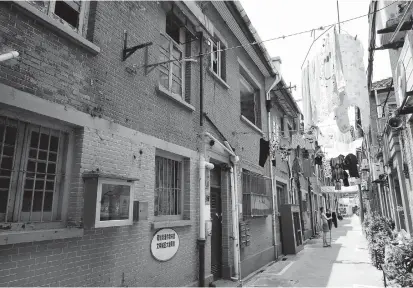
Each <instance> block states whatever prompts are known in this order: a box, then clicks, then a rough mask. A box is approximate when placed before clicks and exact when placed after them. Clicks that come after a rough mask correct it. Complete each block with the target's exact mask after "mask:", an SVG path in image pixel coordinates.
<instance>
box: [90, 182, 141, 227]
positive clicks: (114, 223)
mask: <svg viewBox="0 0 413 288" xmlns="http://www.w3.org/2000/svg"><path fill="white" fill-rule="evenodd" d="M103 184H109V185H123V186H129V187H130V190H129V217H128V219H124V220H100V207H101V201H102V185H103ZM133 202H134V183H133V182H129V181H127V180H119V179H110V178H105V177H102V178H100V177H99V178H98V184H97V193H96V214H95V228H106V227H118V226H128V225H132V224H133Z"/></svg>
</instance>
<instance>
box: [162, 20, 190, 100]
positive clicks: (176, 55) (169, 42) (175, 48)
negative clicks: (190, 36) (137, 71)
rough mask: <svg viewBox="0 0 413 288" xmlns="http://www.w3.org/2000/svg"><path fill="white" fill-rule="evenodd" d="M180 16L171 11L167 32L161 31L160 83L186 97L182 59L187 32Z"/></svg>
mask: <svg viewBox="0 0 413 288" xmlns="http://www.w3.org/2000/svg"><path fill="white" fill-rule="evenodd" d="M180 23H181V22H180V20H179V19H178V17H176V16H174V15H173V14H172V13H169V14H168V15H167V17H166V29H165V32H166V33H165V34H163V33H161V41H160V60H159V61H160V62H166V63H164V64H161V65H159V66H158V67H159V84H160V85H161V86H162V87H163V88H165V89H166V90H167V91H168V92H170V93H174V94H176V95H179V96H181V97H182V98H184V87H185V85H184V70H185V69H184V67H183V65H182V63H183V62H182V61H176V60H181V59H182V58H184V55H185V45H184V44H183V43H185V33H184V28H182V27H181V25H180Z"/></svg>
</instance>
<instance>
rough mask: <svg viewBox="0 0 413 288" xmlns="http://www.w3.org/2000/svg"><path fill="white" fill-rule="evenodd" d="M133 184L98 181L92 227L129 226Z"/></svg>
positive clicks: (107, 180) (131, 213)
mask: <svg viewBox="0 0 413 288" xmlns="http://www.w3.org/2000/svg"><path fill="white" fill-rule="evenodd" d="M132 188H133V184H132V183H131V182H127V181H124V180H113V179H105V178H101V179H99V180H98V188H97V189H98V190H97V197H96V199H97V202H98V203H100V205H96V219H95V225H94V227H112V226H122V225H131V224H132V216H133V200H132V199H133V198H132V197H133V190H132Z"/></svg>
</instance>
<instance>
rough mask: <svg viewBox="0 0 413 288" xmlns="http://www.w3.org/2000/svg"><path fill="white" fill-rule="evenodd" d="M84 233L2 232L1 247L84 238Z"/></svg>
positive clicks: (62, 230) (63, 230) (76, 230)
mask: <svg viewBox="0 0 413 288" xmlns="http://www.w3.org/2000/svg"><path fill="white" fill-rule="evenodd" d="M83 231H84V230H83V228H60V229H47V230H31V231H4V232H0V245H9V244H17V243H28V242H36V241H46V240H56V239H66V238H76V237H82V236H83Z"/></svg>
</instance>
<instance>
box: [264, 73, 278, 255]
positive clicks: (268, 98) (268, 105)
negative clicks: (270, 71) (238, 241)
mask: <svg viewBox="0 0 413 288" xmlns="http://www.w3.org/2000/svg"><path fill="white" fill-rule="evenodd" d="M280 81H281V77H280V75H279V74H277V75H276V76H275V80H274V82H273V83H272V84H271V86H270V88H269V89H268V90H267V91H266V94H265V95H266V108H267V122H268V125H267V129H268V140H269V141H270V142H271V139H272V137H273V136H272V127H271V123H272V121H271V95H270V93H271V90H272V89H274V87H275V86H276V85H277V84H278V83H279V82H280ZM270 160H271V159H270ZM270 178H271V195H272V197H271V198H272V207H273V209H272V231H273V234H274V237H273V240H274V248H275V259H278V246H277V225H276V217H277V216H276V215H275V209H277V208H278V205H277V195H276V189H275V187H274V172H273V168H272V163H270ZM277 210H278V209H277Z"/></svg>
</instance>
